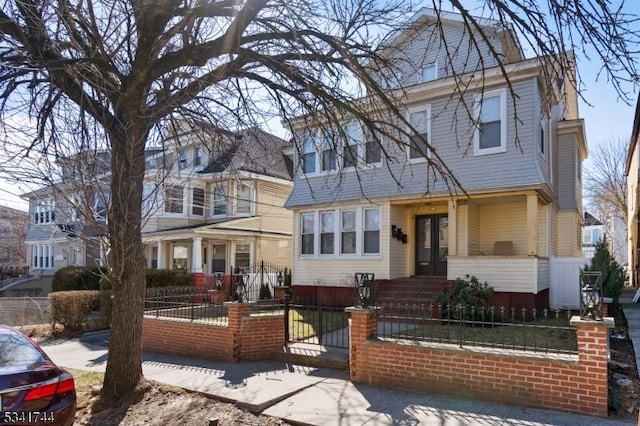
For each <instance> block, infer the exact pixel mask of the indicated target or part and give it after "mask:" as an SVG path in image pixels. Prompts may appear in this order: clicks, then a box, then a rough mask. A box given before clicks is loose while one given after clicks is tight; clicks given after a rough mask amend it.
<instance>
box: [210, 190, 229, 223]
mask: <svg viewBox="0 0 640 426" xmlns="http://www.w3.org/2000/svg"><path fill="white" fill-rule="evenodd" d="M227 198H228V197H227V183H226V182H223V183H220V184H216V187H215V188H214V189H213V216H226V215H227Z"/></svg>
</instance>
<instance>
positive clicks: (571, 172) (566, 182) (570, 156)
mask: <svg viewBox="0 0 640 426" xmlns="http://www.w3.org/2000/svg"><path fill="white" fill-rule="evenodd" d="M577 158H578V147H577V144H576V142H575V138H574V136H572V135H569V134H564V135H558V164H559V167H558V205H559V207H560V209H577V208H578V199H577V197H576V187H577V179H576V176H577V173H578V171H577V170H576V167H577Z"/></svg>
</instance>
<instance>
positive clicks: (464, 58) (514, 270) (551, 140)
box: [286, 9, 587, 306]
mask: <svg viewBox="0 0 640 426" xmlns="http://www.w3.org/2000/svg"><path fill="white" fill-rule="evenodd" d="M439 17H440V21H439V22H440V24H438V25H441V26H437V24H436V23H437V22H438V20H437V19H436V13H435V12H434V11H432V10H429V9H424V10H422V11H421V12H420V13H418V14H417V15H416V16H415V17H414V18H413V22H412V25H411V26H410V28H409V29H407V30H405V31H403V32H402V33H401V34H399V35H397V36H396V37H395V38H393V39H392V41H391V42H390V43H389V46H391V47H392V49H389V51H390V52H391V53H390V54H396V53H402V54H403V55H404V57H403V60H402V61H399V62H398V64H399V65H398V66H397V67H396V68H394V70H393V73H392V74H387V75H385V70H382V69H380V70H376V71H374V72H375V74H374V78H377V79H379V81H381V82H386V84H387V87H389V90H396V91H400V90H401V91H402V96H401V97H396V99H400V101H399V103H398V108H399V109H400V110H401V111H403V112H404V114H405V118H406V120H407V122H409V123H411V125H412V126H413V127H414V128H415V130H416V131H417V132H418V133H417V134H416V135H413V136H410V137H407V138H406V140H405V141H404V144H398V143H397V142H396V141H393V142H391V141H389V140H385V139H384V138H381V139H376V138H372V137H371V135H370V134H369V133H368V131H365V130H364V126H363V125H362V123H361V122H358V120H356V119H352V120H349V119H346V120H345V123H344V126H343V128H341V129H335V132H334V135H337V136H336V138H338V139H340V138H341V141H340V142H339V143H338V144H337V145H328V144H326V143H325V142H326V129H323V130H318V129H317V128H315V127H314V125H313V124H310V123H311V122H312V120H309V119H308V118H307V117H301V118H300V119H299V120H298V121H296V122H294V123H293V124H292V125H291V132H292V134H293V135H294V139H295V140H296V141H297V143H298V144H299V145H298V146H299V149H297V150H296V152H295V158H294V164H295V165H296V169H295V176H294V184H293V191H292V193H291V196H290V197H289V199H288V201H287V204H286V206H287V207H288V208H289V209H291V210H292V212H293V231H294V238H293V249H294V255H293V278H292V282H293V285H294V286H295V289H296V291H298V292H299V293H301V294H304V293H313V294H317V295H320V294H322V295H325V296H326V297H342V298H351V297H352V295H353V285H354V278H353V277H354V273H357V272H368V273H374V274H375V280H376V287H377V289H379V290H381V291H384V288H385V286H388V287H390V286H393V285H394V283H395V282H398V281H405V283H406V282H411V283H415V285H418V286H419V285H422V283H423V282H428V281H429V280H431V281H433V280H434V278H433V277H435V280H436V281H439V282H443V283H444V282H446V281H451V280H455V279H456V278H458V277H464V276H465V275H467V274H469V275H475V276H476V277H477V278H478V279H479V280H481V281H487V282H488V284H489V285H490V286H492V287H493V289H494V299H495V301H496V302H499V303H503V304H506V305H509V304H511V303H516V302H517V303H528V304H529V305H531V304H536V305H539V306H543V305H546V304H547V303H548V298H549V287H550V278H549V264H550V261H552V259H553V258H554V257H579V256H580V251H581V224H582V212H581V205H582V200H581V186H582V167H581V165H582V161H583V160H584V159H585V158H586V156H587V145H586V140H585V132H584V122H583V120H582V119H581V118H580V117H579V114H578V103H577V95H576V91H575V87H574V85H573V82H574V81H575V80H574V78H575V75H569V76H565V75H562V76H561V75H557V78H553V79H549V78H547V76H546V75H545V74H544V73H543V68H544V67H548V61H547V59H545V58H539V57H535V58H525V55H524V52H523V51H522V49H521V48H520V46H519V44H518V42H517V39H516V36H515V34H514V33H513V32H512V31H511V30H510V29H509V28H504V27H501V26H499V25H498V23H497V22H492V21H489V20H484V21H481V22H482V25H483V28H484V29H485V34H486V35H487V38H486V40H480V39H479V38H476V39H475V40H476V41H477V42H478V43H479V48H478V49H474V48H472V47H471V46H472V45H473V43H471V42H470V38H469V37H470V34H469V32H468V31H467V30H465V28H464V27H463V24H462V18H461V17H460V16H459V15H456V14H452V13H444V12H442V13H440V16H439ZM483 43H484V44H483ZM490 47H491V49H493V50H495V51H497V52H498V53H500V54H501V55H502V57H503V58H504V64H503V67H500V66H498V64H497V63H496V61H495V60H494V59H493V57H492V56H491V55H489V54H488V53H487V52H488V51H489V48H490ZM566 58H568V60H569V61H571V54H569V53H567V54H566ZM547 69H548V68H547ZM505 73H506V74H507V75H508V81H507V79H506V78H505ZM461 82H465V83H464V85H465V86H464V88H462V87H461V84H462V83H461ZM424 141H428V143H429V144H430V145H431V146H432V147H433V149H434V150H435V152H436V153H437V155H438V156H439V158H440V159H442V161H443V162H444V163H445V164H446V165H447V166H448V167H449V168H450V169H451V171H452V172H453V175H454V176H455V178H456V179H457V180H458V181H459V183H460V187H461V188H462V189H460V188H453V190H452V186H451V181H447V180H446V179H443V178H442V177H441V176H440V175H438V173H436V172H435V171H434V169H433V167H432V166H431V165H430V159H431V156H432V155H433V154H432V153H430V152H428V151H429V150H428V149H426V146H425V143H424ZM412 277H415V278H412ZM338 295H341V296H338Z"/></svg>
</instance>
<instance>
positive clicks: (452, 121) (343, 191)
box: [287, 79, 545, 207]
mask: <svg viewBox="0 0 640 426" xmlns="http://www.w3.org/2000/svg"><path fill="white" fill-rule="evenodd" d="M533 87H535V86H534V84H533V79H531V80H525V81H520V82H516V83H514V90H515V91H516V93H517V94H518V96H519V97H518V99H516V108H517V117H518V119H519V120H522V122H520V121H516V120H515V119H514V113H515V110H514V105H513V100H512V97H511V96H510V95H509V94H508V91H507V102H506V104H507V114H506V116H507V151H506V152H504V153H499V154H491V155H482V156H474V155H473V134H474V129H473V125H472V123H471V121H470V120H469V117H468V115H467V112H466V111H465V110H464V107H463V105H461V104H460V103H459V102H457V101H455V100H452V99H451V98H450V97H448V96H447V97H441V98H438V99H433V100H431V101H429V102H424V103H420V104H416V103H407V104H406V105H405V106H406V107H407V108H414V107H420V106H425V105H427V104H430V105H431V141H432V144H433V145H434V147H435V148H436V149H437V152H438V154H439V155H440V157H441V158H442V160H443V161H444V163H445V164H446V165H447V166H448V167H449V168H451V170H453V173H454V175H455V177H456V178H457V179H458V180H459V181H460V183H461V184H462V186H463V188H464V189H465V190H467V191H485V190H499V189H500V188H505V187H513V186H519V185H539V184H542V183H544V181H545V179H544V177H543V176H542V175H541V171H540V167H539V166H538V164H537V160H536V155H537V154H536V150H537V147H536V146H535V144H534V141H533V128H534V126H533V123H532V121H533V120H532V117H533V102H532V96H533ZM498 88H499V87H491V88H487V90H494V89H498ZM473 99H474V95H473V94H469V95H467V96H466V97H465V102H466V103H467V105H469V106H471V105H472V104H473ZM516 123H519V124H518V125H516ZM385 149H388V150H389V152H390V153H391V155H392V156H393V158H389V161H388V164H385V165H383V166H382V167H378V168H368V169H359V170H358V174H357V175H356V173H355V172H354V171H352V170H350V171H346V172H344V171H343V172H336V173H333V174H321V175H315V176H313V175H311V176H306V177H305V176H303V177H298V178H297V179H296V180H295V182H294V189H293V192H292V194H291V196H290V198H289V200H288V201H287V206H288V207H295V206H305V205H313V204H317V203H324V202H338V201H349V200H360V199H362V198H363V196H364V197H367V198H370V199H376V198H386V197H397V198H406V197H410V196H411V197H422V196H425V194H429V195H432V196H433V195H447V194H448V190H447V186H446V182H444V181H443V179H442V178H441V177H440V176H436V175H434V172H433V170H430V169H429V168H428V167H427V164H426V163H417V164H415V163H414V164H411V163H408V162H407V161H406V155H405V152H404V151H403V150H399V149H397V148H396V147H394V146H392V145H389V146H386V147H385ZM296 164H297V160H296Z"/></svg>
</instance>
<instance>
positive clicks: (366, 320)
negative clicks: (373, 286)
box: [345, 307, 378, 383]
mask: <svg viewBox="0 0 640 426" xmlns="http://www.w3.org/2000/svg"><path fill="white" fill-rule="evenodd" d="M345 311H346V312H347V313H349V374H350V378H351V380H353V381H354V382H355V381H358V382H364V383H369V382H370V379H369V377H368V376H369V375H370V374H371V373H372V372H371V371H370V369H369V368H367V356H368V355H367V350H366V348H365V347H364V345H365V343H366V342H367V340H368V339H369V338H371V337H374V336H375V335H376V331H377V328H378V318H377V317H378V308H367V309H363V308H355V307H349V308H346V309H345Z"/></svg>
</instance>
